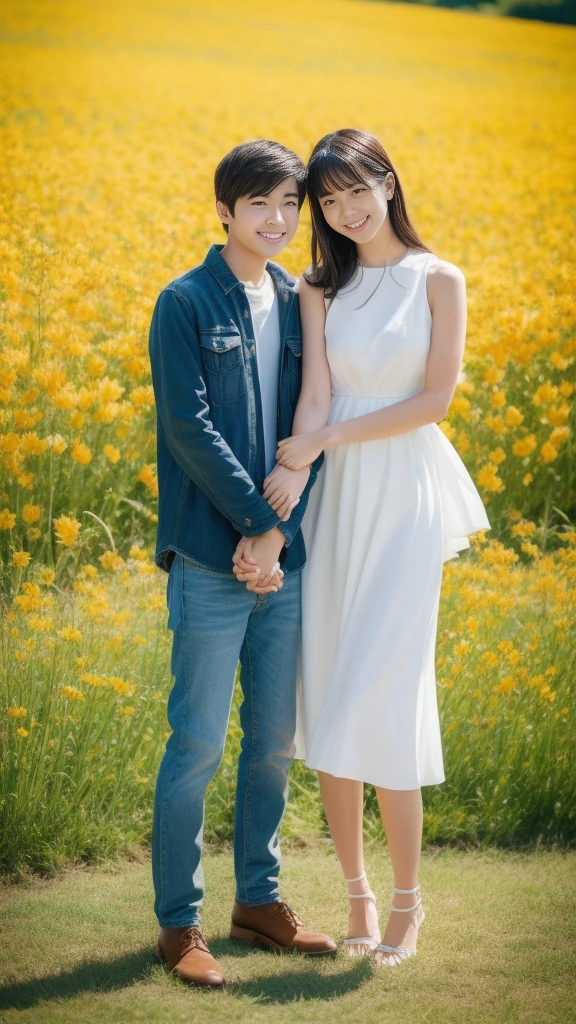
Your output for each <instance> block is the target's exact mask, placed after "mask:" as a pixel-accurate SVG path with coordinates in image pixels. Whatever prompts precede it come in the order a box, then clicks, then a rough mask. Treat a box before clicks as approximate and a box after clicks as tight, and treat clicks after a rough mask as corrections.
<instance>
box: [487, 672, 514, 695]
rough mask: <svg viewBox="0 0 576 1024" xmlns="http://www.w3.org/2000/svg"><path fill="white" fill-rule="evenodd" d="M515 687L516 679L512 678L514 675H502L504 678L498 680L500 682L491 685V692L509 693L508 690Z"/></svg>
mask: <svg viewBox="0 0 576 1024" xmlns="http://www.w3.org/2000/svg"><path fill="white" fill-rule="evenodd" d="M515 687H516V680H515V679H514V677H513V676H504V678H503V679H501V680H500V682H499V683H498V684H497V686H493V687H492V692H493V693H510V691H511V690H514V689H515Z"/></svg>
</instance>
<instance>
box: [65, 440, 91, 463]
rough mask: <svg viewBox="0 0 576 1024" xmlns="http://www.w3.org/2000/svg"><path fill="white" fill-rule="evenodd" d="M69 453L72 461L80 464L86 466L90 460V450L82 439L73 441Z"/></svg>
mask: <svg viewBox="0 0 576 1024" xmlns="http://www.w3.org/2000/svg"><path fill="white" fill-rule="evenodd" d="M70 455H71V456H72V458H73V459H74V461H75V462H79V463H80V465H81V466H87V465H88V463H89V462H92V452H91V451H90V449H89V447H88V445H86V444H84V442H83V441H78V440H76V441H74V443H73V445H72V451H71V452H70Z"/></svg>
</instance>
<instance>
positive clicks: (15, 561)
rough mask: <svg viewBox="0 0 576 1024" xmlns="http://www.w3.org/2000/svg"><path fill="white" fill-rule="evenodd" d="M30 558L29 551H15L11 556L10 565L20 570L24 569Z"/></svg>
mask: <svg viewBox="0 0 576 1024" xmlns="http://www.w3.org/2000/svg"><path fill="white" fill-rule="evenodd" d="M31 557H32V555H31V554H30V552H29V551H15V552H14V554H13V555H12V565H17V566H18V567H19V568H20V569H25V568H26V566H27V565H28V563H29V561H30V559H31Z"/></svg>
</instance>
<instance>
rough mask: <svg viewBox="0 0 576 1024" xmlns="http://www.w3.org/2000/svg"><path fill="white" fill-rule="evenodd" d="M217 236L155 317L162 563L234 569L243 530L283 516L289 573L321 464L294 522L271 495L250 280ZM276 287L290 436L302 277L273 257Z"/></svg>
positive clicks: (283, 411) (282, 391) (283, 558)
mask: <svg viewBox="0 0 576 1024" xmlns="http://www.w3.org/2000/svg"><path fill="white" fill-rule="evenodd" d="M222 248H223V246H221V245H213V246H212V247H211V248H210V250H209V251H208V255H207V256H206V259H205V260H204V263H202V264H201V265H200V266H199V267H196V268H195V269H194V270H190V271H189V272H188V273H186V274H184V275H183V276H182V277H179V278H177V280H175V281H173V282H172V283H171V284H169V285H167V287H166V288H164V290H163V291H162V292H161V294H160V296H159V298H158V301H157V303H156V307H155V309H154V315H153V317H152V324H151V326H150V343H149V352H150V362H151V366H152V383H153V386H154V395H155V400H156V416H157V432H158V433H157V441H158V443H157V464H158V487H159V507H158V536H157V542H156V554H155V561H156V564H157V565H158V566H159V567H160V568H161V569H164V570H166V571H169V569H170V565H171V562H172V560H173V558H174V553H175V552H178V553H179V554H181V555H184V556H186V557H188V558H190V559H192V560H193V561H195V562H197V563H198V564H200V565H201V566H203V567H205V568H207V569H211V570H213V571H215V572H220V573H225V574H227V575H231V574H232V555H233V553H234V550H235V548H236V545H237V543H238V541H239V539H240V536H241V535H244V536H246V537H252V536H256V535H257V534H260V533H265V532H266V531H267V530H271V529H272V527H274V526H278V527H279V529H280V530H281V531H282V533H283V534H284V536H285V538H286V544H285V546H284V547H283V549H282V552H281V554H280V564H281V566H282V568H283V569H284V572H285V573H286V574H288V573H290V572H296V571H298V570H299V569H301V568H302V566H303V565H304V563H305V560H306V553H305V548H304V539H303V537H302V531H301V529H300V523H301V520H302V517H303V515H304V512H305V510H306V505H307V502H308V497H309V494H310V489H311V487H312V485H313V484H314V481H315V479H316V476H317V473H318V469H319V468H320V465H321V464H322V460H323V455H320V457H319V458H318V459H317V460H316V462H315V463H314V464H313V466H312V467H311V471H310V479H309V481H308V483H307V485H306V488H305V490H304V491H303V493H302V495H301V497H300V502H299V504H298V505H296V507H295V509H293V511H292V513H291V515H290V519H289V520H288V522H285V523H283V522H281V521H280V519H279V518H278V516H277V514H276V512H275V511H274V510H273V509H272V508H271V507H270V505H269V504H268V502H267V501H265V499H264V498H263V497H262V489H263V483H264V479H265V475H266V474H265V462H264V428H263V422H262V411H261V402H260V384H259V380H258V368H257V358H256V344H255V340H254V329H253V326H252V317H251V314H250V306H249V303H248V299H247V297H246V292H245V290H244V286H243V284H242V282H241V281H239V280H238V278H237V277H236V276H235V275H234V274H233V273H232V271H231V270H230V268H229V267H228V265H227V263H226V262H225V261H224V260H223V259H222V257H221V255H220V249H222ZM267 269H268V271H269V273H270V274H271V276H272V279H273V281H274V285H275V288H276V293H277V296H278V309H279V322H280V344H281V352H280V373H279V380H278V411H277V429H278V439H279V440H280V439H281V438H285V437H289V436H290V433H291V430H292V420H293V418H294V412H295V409H296V404H297V402H298V396H299V394H300V384H301V375H302V358H301V356H302V334H301V327H300V314H299V308H298V296H297V294H296V292H295V291H294V279H293V278H291V277H290V275H289V274H288V273H287V272H286V271H285V270H284V269H283V268H282V267H279V266H278V265H277V264H275V263H268V264H267Z"/></svg>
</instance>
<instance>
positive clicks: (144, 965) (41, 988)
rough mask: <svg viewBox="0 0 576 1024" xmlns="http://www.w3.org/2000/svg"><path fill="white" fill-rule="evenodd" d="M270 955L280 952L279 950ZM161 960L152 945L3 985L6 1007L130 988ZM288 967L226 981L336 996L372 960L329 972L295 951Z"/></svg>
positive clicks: (233, 987)
mask: <svg viewBox="0 0 576 1024" xmlns="http://www.w3.org/2000/svg"><path fill="white" fill-rule="evenodd" d="M211 946H212V948H213V951H214V953H217V954H219V955H220V956H230V955H235V956H240V957H242V958H243V957H245V956H251V955H254V951H253V950H252V949H250V948H249V947H243V946H239V945H237V944H236V943H232V942H230V941H229V940H227V939H216V940H214V941H213V942H212V943H211ZM268 955H270V956H271V957H274V955H275V954H273V953H270V954H268ZM326 959H332V958H322V961H315V963H318V965H320V962H326ZM332 963H334V961H333V960H332ZM155 964H156V960H155V958H154V956H153V954H152V951H151V950H150V948H149V947H147V948H146V949H143V950H141V951H140V952H138V953H127V954H126V955H125V956H121V957H118V958H117V959H115V960H87V961H85V962H84V963H81V964H78V965H77V966H76V967H75V968H74V969H73V970H70V971H62V972H61V973H59V974H52V975H48V976H46V977H44V978H32V979H30V980H29V981H21V982H15V983H14V984H13V985H4V986H2V987H0V1010H9V1009H19V1010H23V1009H27V1008H30V1007H33V1006H36V1005H37V1004H38V1003H40V1002H42V1001H43V1000H50V999H72V998H73V997H74V996H77V995H80V994H81V993H84V992H107V991H110V990H112V989H119V988H128V987H129V986H131V985H133V984H134V983H135V982H138V981H144V980H145V979H146V978H147V976H148V975H149V974H150V971H151V970H152V968H153V967H154V966H155ZM286 967H287V970H286V972H285V973H280V974H278V972H275V973H273V974H262V975H259V976H256V977H252V978H250V979H248V980H246V981H237V982H231V983H229V984H228V985H227V986H226V991H227V992H228V993H229V994H231V995H238V996H250V997H251V998H254V997H255V996H258V997H259V999H260V1000H261V1001H262V1002H264V1003H291V1002H295V1001H296V1000H308V999H333V998H337V997H338V996H344V995H346V994H347V993H349V992H353V991H355V990H356V989H358V988H360V987H361V985H363V984H364V983H365V982H367V981H369V980H370V977H371V966H370V963H369V961H368V960H363V959H360V958H359V959H358V960H357V961H355V962H353V963H352V965H351V966H350V967H347V968H346V969H344V970H338V971H337V972H331V973H324V972H323V971H322V970H321V969H318V967H316V968H315V967H314V966H312V962H311V961H310V959H308V958H304V957H301V956H299V955H297V954H294V955H292V956H287V957H286ZM300 968H301V969H300ZM203 991H205V990H203Z"/></svg>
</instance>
